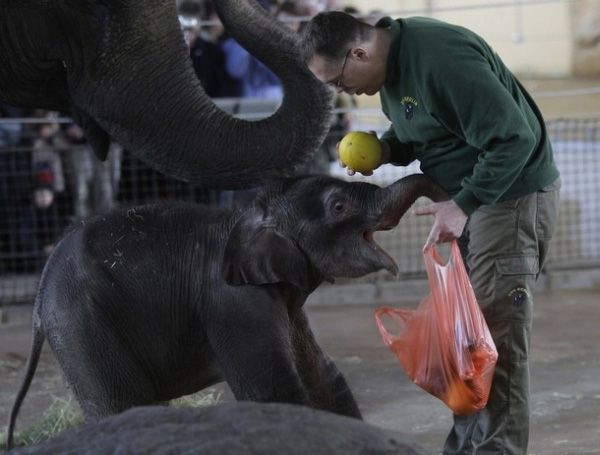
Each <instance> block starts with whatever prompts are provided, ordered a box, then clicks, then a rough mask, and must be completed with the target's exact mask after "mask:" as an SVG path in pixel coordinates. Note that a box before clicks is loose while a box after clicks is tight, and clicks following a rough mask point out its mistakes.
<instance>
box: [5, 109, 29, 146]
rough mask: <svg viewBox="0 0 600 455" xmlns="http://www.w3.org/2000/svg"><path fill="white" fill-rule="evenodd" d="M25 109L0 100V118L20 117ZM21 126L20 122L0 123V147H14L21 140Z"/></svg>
mask: <svg viewBox="0 0 600 455" xmlns="http://www.w3.org/2000/svg"><path fill="white" fill-rule="evenodd" d="M24 113H25V111H24V110H23V109H20V108H16V107H13V106H10V105H8V104H6V103H3V102H1V101H0V119H2V118H11V117H22V116H23V115H24ZM22 130H23V127H22V126H21V124H20V123H11V122H8V123H0V149H3V148H8V147H14V146H16V145H17V144H18V143H19V142H20V141H21V135H22Z"/></svg>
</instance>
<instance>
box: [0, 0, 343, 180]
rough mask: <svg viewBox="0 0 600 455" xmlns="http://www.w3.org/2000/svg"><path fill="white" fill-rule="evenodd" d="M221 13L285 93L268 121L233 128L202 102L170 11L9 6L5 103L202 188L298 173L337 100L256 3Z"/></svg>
mask: <svg viewBox="0 0 600 455" xmlns="http://www.w3.org/2000/svg"><path fill="white" fill-rule="evenodd" d="M213 1H214V3H215V5H216V7H217V10H218V13H219V16H220V17H221V20H222V21H223V23H224V25H225V28H226V30H227V31H228V33H229V34H230V35H232V36H233V37H234V38H236V39H237V40H238V41H239V42H240V43H241V44H242V45H244V46H245V47H246V48H247V49H248V50H249V51H250V52H251V53H252V54H254V55H255V56H257V57H258V58H260V59H261V60H262V61H263V62H264V63H265V64H267V66H269V67H270V68H272V69H273V71H274V72H275V73H276V74H277V75H278V76H279V78H280V79H281V80H282V82H283V85H284V90H285V97H284V100H283V104H282V106H281V107H280V109H279V110H278V111H277V112H276V113H275V114H274V115H272V116H271V117H269V118H267V119H264V120H261V121H258V122H250V121H243V120H239V119H236V118H233V117H231V116H230V115H228V114H226V113H225V112H223V111H221V110H220V109H218V108H217V107H216V106H215V105H214V103H213V102H212V101H211V100H210V98H209V97H208V96H207V95H206V94H205V92H204V91H203V90H202V87H201V86H200V82H199V81H198V79H197V77H196V75H195V74H194V70H193V68H192V65H191V61H190V58H189V51H188V49H187V47H186V45H185V42H184V40H183V35H182V33H181V30H180V28H179V22H178V19H177V14H176V8H175V1H174V0H1V1H0V62H2V63H1V64H0V100H2V101H5V102H7V103H9V104H13V105H17V106H23V107H38V108H46V109H53V110H59V111H68V112H70V113H71V115H72V116H73V118H74V120H75V121H76V122H77V123H78V124H79V125H80V126H81V127H82V128H83V129H84V131H85V133H86V137H87V138H88V140H89V141H90V144H91V145H92V147H93V149H94V151H95V153H96V154H97V155H98V156H99V157H101V158H104V157H105V156H106V153H107V151H108V146H109V142H110V139H111V138H112V140H114V141H115V142H118V143H119V144H121V145H122V146H123V147H125V148H126V149H128V150H130V151H131V152H132V153H134V154H135V155H136V156H137V157H138V158H140V159H142V160H143V161H145V162H146V163H148V164H149V165H151V166H152V167H154V168H155V169H157V170H159V171H161V172H163V173H165V174H167V175H171V176H173V177H176V178H179V179H182V180H186V181H191V182H194V183H197V184H200V185H203V186H211V187H221V188H241V187H246V186H251V185H255V184H258V183H260V182H262V181H266V180H268V179H270V178H272V177H274V176H277V175H281V173H282V171H290V170H291V168H292V167H293V166H294V165H296V164H298V163H301V162H304V161H305V160H306V159H307V158H308V157H309V156H310V155H311V154H312V153H313V151H314V150H316V148H317V147H318V146H319V144H320V143H321V142H322V141H323V139H324V137H325V134H326V132H327V129H328V126H329V121H330V112H331V93H330V91H329V90H328V89H327V88H326V87H325V86H324V85H323V84H322V83H321V82H319V81H318V80H317V79H316V78H315V77H314V76H313V75H312V73H311V72H310V71H309V70H308V69H307V67H306V65H305V64H304V62H303V61H302V59H301V57H300V55H299V51H298V46H297V36H296V34H295V33H294V32H292V31H291V29H290V28H289V27H287V26H285V25H284V24H283V23H281V22H279V21H277V20H276V19H274V18H272V17H270V16H268V14H267V13H266V12H265V11H264V10H263V9H262V8H261V7H260V6H258V4H257V3H256V1H255V0H213ZM282 144H285V147H283V146H282Z"/></svg>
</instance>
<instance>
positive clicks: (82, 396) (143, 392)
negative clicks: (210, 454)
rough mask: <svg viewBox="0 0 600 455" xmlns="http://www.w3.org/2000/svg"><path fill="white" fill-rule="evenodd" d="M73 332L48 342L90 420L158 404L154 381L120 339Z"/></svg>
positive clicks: (101, 334)
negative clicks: (135, 407)
mask: <svg viewBox="0 0 600 455" xmlns="http://www.w3.org/2000/svg"><path fill="white" fill-rule="evenodd" d="M86 331H87V333H85V334H82V333H78V330H77V329H75V330H70V331H67V332H66V333H61V334H60V336H51V337H49V342H50V344H51V346H52V349H53V350H54V352H55V354H56V357H57V358H58V361H59V363H60V365H61V368H62V370H63V372H64V374H65V377H66V380H67V382H68V384H69V386H70V388H71V389H72V391H73V394H74V395H75V398H76V399H77V402H78V403H79V405H80V407H81V409H82V411H83V413H84V415H85V416H86V418H87V419H92V420H95V419H98V418H101V417H105V416H108V415H112V414H117V413H120V412H122V411H124V410H126V409H129V408H132V407H134V406H143V405H150V404H158V403H157V400H156V391H155V388H154V386H153V381H152V380H151V378H150V377H148V375H147V374H146V373H145V371H144V370H143V369H142V368H141V367H140V365H139V362H138V361H137V360H136V359H135V357H134V356H133V355H132V354H131V353H129V352H124V348H123V346H122V344H121V343H120V342H119V340H116V339H114V338H112V337H110V336H108V334H106V333H99V332H95V331H93V332H95V333H89V331H90V328H89V327H87V328H86Z"/></svg>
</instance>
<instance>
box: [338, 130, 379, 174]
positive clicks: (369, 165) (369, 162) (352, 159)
mask: <svg viewBox="0 0 600 455" xmlns="http://www.w3.org/2000/svg"><path fill="white" fill-rule="evenodd" d="M338 152H339V154H340V159H341V160H342V163H344V164H345V165H346V166H348V167H349V168H350V169H352V170H354V171H357V172H370V171H372V170H373V169H375V168H376V167H377V166H379V164H380V163H381V145H380V144H379V139H377V137H376V136H375V135H373V134H370V133H364V132H362V131H352V132H350V133H348V134H346V135H345V136H344V137H343V139H342V140H341V141H340V145H339V147H338Z"/></svg>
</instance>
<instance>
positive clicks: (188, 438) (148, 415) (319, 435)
mask: <svg viewBox="0 0 600 455" xmlns="http://www.w3.org/2000/svg"><path fill="white" fill-rule="evenodd" d="M10 453H11V454H14V455H25V454H40V455H41V454H44V455H46V454H51V453H55V454H59V453H60V454H67V453H73V454H75V453H77V454H78V455H83V454H94V455H102V454H106V455H108V454H114V453H127V454H132V455H133V454H154V455H164V454H176V453H198V454H203V455H252V454H263V455H284V454H285V455H307V454H310V455H334V454H344V455H355V454H356V455H359V454H370V455H380V454H381V455H424V454H425V452H424V451H422V450H421V449H420V448H419V447H418V445H417V444H416V443H414V442H413V440H412V438H410V437H407V436H406V435H401V434H398V433H394V432H391V431H387V430H384V429H381V428H377V427H374V426H372V425H369V424H366V423H364V422H361V421H358V420H355V419H349V418H347V417H342V416H338V415H335V414H331V413H328V412H324V411H318V410H314V409H310V408H305V407H302V406H296V405H289V404H276V403H249V402H239V403H225V404H220V405H215V406H209V407H206V408H164V407H146V408H136V409H131V410H129V411H127V412H124V413H122V414H119V415H116V416H112V417H109V418H106V419H103V420H100V421H99V422H96V423H93V424H88V425H84V426H82V427H79V428H76V429H73V430H69V431H66V432H65V433H63V434H61V435H59V436H57V437H55V438H53V439H51V440H48V441H46V442H45V443H43V444H40V445H38V446H36V447H26V448H22V449H20V450H14V451H12V452H10Z"/></svg>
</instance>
